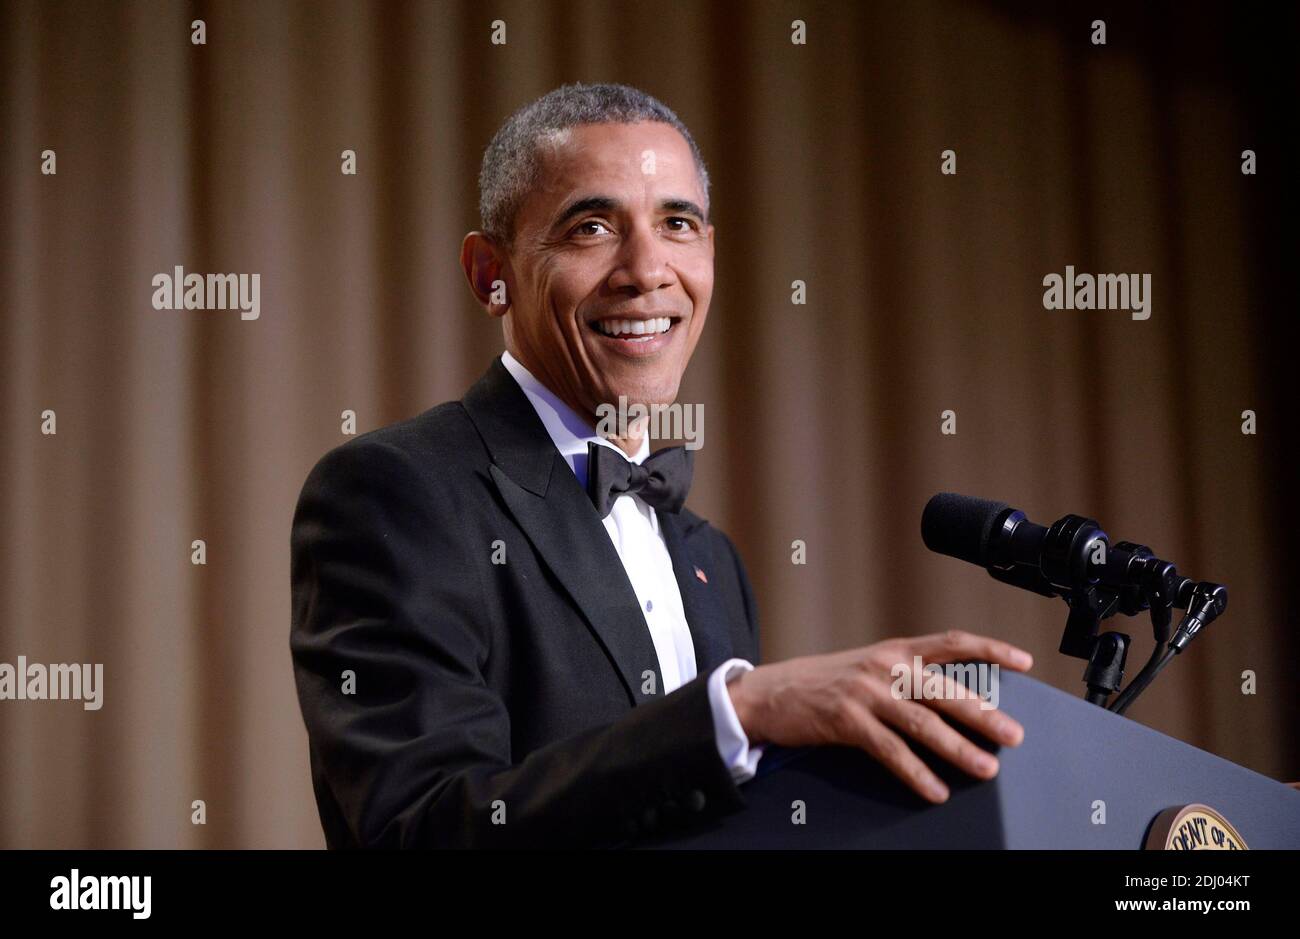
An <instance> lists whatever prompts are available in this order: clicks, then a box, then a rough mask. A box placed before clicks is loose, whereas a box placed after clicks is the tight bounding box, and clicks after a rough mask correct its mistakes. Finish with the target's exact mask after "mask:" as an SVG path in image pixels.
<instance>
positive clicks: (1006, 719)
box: [913, 675, 1025, 747]
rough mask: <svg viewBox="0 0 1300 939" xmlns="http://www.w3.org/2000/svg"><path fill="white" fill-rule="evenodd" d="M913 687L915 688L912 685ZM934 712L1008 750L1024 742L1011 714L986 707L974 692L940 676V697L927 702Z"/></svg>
mask: <svg viewBox="0 0 1300 939" xmlns="http://www.w3.org/2000/svg"><path fill="white" fill-rule="evenodd" d="M913 687H916V686H915V685H914V686H913ZM926 703H927V704H929V705H930V706H931V707H932V708H934V709H935V710H936V711H939V712H940V713H942V714H946V715H947V716H948V717H951V718H954V719H955V720H958V721H961V722H962V723H963V724H965V725H966V726H967V727H970V728H971V729H972V730H976V731H978V732H979V733H980V734H982V735H983V736H985V737H987V738H988V739H989V740H992V741H993V742H994V743H1000V744H1003V745H1004V746H1008V747H1018V746H1020V744H1021V743H1022V742H1024V739H1025V728H1024V727H1023V726H1022V725H1021V724H1020V722H1019V721H1017V720H1016V719H1015V718H1014V717H1012V716H1011V715H1010V714H1006V713H1003V712H1002V711H999V710H998V709H997V708H992V707H989V706H988V702H987V701H986V700H985V699H984V698H982V697H980V696H979V695H978V694H977V693H976V692H975V691H974V690H972V689H970V688H967V687H966V686H965V685H963V684H961V683H960V682H958V681H955V680H954V679H953V678H952V677H951V676H949V675H944V676H943V696H942V697H940V698H932V699H926Z"/></svg>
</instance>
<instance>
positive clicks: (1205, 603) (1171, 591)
mask: <svg viewBox="0 0 1300 939" xmlns="http://www.w3.org/2000/svg"><path fill="white" fill-rule="evenodd" d="M921 540H922V541H924V542H925V546H926V547H927V548H929V549H930V550H931V551H934V552H935V553H937V554H945V555H947V556H949V557H954V558H957V559H958V560H960V561H966V562H968V563H970V564H978V565H979V566H980V567H983V568H984V569H985V570H987V571H988V572H989V575H990V576H991V577H993V578H994V579H995V580H1000V581H1002V582H1003V583H1007V584H1011V585H1012V586H1016V587H1021V588H1023V589H1025V590H1030V591H1033V592H1034V593H1039V594H1042V595H1043V596H1046V597H1058V596H1059V597H1064V598H1065V601H1066V603H1067V604H1068V605H1069V607H1070V617H1069V621H1068V622H1067V623H1066V629H1065V635H1064V636H1063V637H1062V638H1061V645H1060V651H1061V652H1062V653H1064V654H1065V655H1071V656H1074V657H1076V658H1082V659H1088V662H1089V664H1088V669H1087V670H1086V671H1085V673H1084V680H1085V682H1087V683H1088V688H1089V693H1088V699H1089V700H1090V701H1092V702H1094V703H1096V704H1100V705H1101V706H1102V707H1105V706H1106V705H1105V701H1106V699H1107V698H1108V697H1109V695H1110V694H1111V693H1113V692H1115V691H1117V690H1119V684H1120V682H1121V681H1122V678H1123V670H1124V659H1125V656H1126V654H1127V648H1128V642H1129V637H1128V636H1127V635H1125V634H1123V633H1106V634H1105V635H1104V636H1102V637H1100V639H1099V637H1098V629H1099V626H1100V623H1101V621H1102V620H1103V619H1105V618H1106V617H1108V616H1111V615H1113V614H1114V613H1117V612H1118V613H1123V614H1125V615H1127V616H1134V615H1136V614H1138V613H1141V612H1142V611H1144V610H1148V609H1149V610H1150V611H1151V624H1152V629H1153V631H1154V633H1155V639H1156V645H1155V649H1154V650H1153V651H1152V655H1151V660H1150V661H1149V662H1148V663H1147V665H1146V667H1144V668H1143V669H1142V672H1141V673H1140V674H1139V675H1138V677H1137V678H1136V679H1135V680H1134V681H1133V682H1132V683H1131V684H1130V686H1129V687H1128V688H1126V689H1124V693H1123V694H1121V695H1120V696H1119V697H1118V698H1117V699H1116V701H1115V704H1114V705H1113V706H1112V708H1111V710H1114V711H1117V712H1118V713H1121V714H1122V713H1124V710H1125V709H1127V707H1128V706H1129V705H1130V704H1132V703H1133V701H1134V700H1135V699H1136V697H1137V696H1138V695H1139V694H1141V693H1142V691H1143V689H1145V688H1146V687H1147V685H1149V684H1150V683H1151V681H1152V680H1153V679H1154V678H1155V676H1156V675H1157V674H1158V673H1159V672H1160V671H1161V669H1163V668H1164V666H1165V665H1167V664H1168V663H1169V661H1170V660H1171V659H1173V657H1174V656H1175V655H1177V654H1178V653H1180V652H1182V651H1183V649H1184V648H1186V646H1187V644H1188V643H1189V642H1190V641H1191V640H1192V639H1193V638H1195V636H1196V635H1197V633H1199V632H1200V630H1201V629H1202V628H1203V627H1205V626H1207V625H1208V624H1209V623H1210V622H1212V621H1213V620H1214V619H1216V618H1217V617H1218V616H1219V615H1221V614H1222V613H1223V611H1224V610H1225V609H1226V608H1227V605H1228V590H1227V588H1226V587H1224V586H1223V585H1222V584H1213V583H1208V582H1204V581H1203V582H1201V583H1196V582H1195V581H1193V580H1192V579H1191V578H1188V577H1183V576H1181V575H1180V574H1179V573H1178V569H1177V568H1176V567H1175V566H1174V565H1173V564H1171V563H1170V562H1168V561H1163V560H1161V559H1160V558H1158V557H1156V556H1155V555H1154V554H1152V552H1151V549H1150V548H1148V547H1146V546H1145V545H1139V544H1134V543H1132V542H1128V541H1121V542H1118V543H1116V544H1111V541H1110V538H1109V537H1108V536H1107V535H1106V533H1105V532H1104V531H1102V529H1101V526H1100V525H1098V524H1097V522H1096V521H1094V520H1093V519H1090V518H1084V517H1083V516H1080V515H1066V516H1063V517H1061V518H1059V519H1057V520H1056V521H1055V522H1053V523H1052V524H1051V525H1049V526H1046V527H1044V526H1043V525H1037V524H1035V523H1034V522H1031V521H1029V519H1028V518H1026V517H1025V513H1024V512H1022V511H1020V510H1019V509H1015V508H1012V507H1011V506H1010V505H1008V504H1007V503H1005V502H995V501H992V500H989V499H976V498H973V497H971V496H963V495H958V494H957V493H955V492H941V493H939V494H938V495H936V496H934V497H933V498H932V499H930V501H929V502H928V503H926V506H925V511H923V512H922V513H921ZM1171 607H1177V608H1178V609H1181V610H1186V611H1187V614H1186V616H1184V617H1183V620H1182V622H1181V623H1180V624H1179V626H1178V629H1177V630H1176V631H1175V630H1173V628H1172V626H1171V620H1172V617H1171V615H1170V608H1171Z"/></svg>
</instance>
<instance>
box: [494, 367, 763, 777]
mask: <svg viewBox="0 0 1300 939" xmlns="http://www.w3.org/2000/svg"><path fill="white" fill-rule="evenodd" d="M501 363H502V364H503V365H504V366H505V367H506V370H507V371H509V372H510V374H511V375H512V376H514V379H515V381H516V382H518V383H519V387H520V388H522V389H523V392H524V394H525V395H527V396H528V400H529V401H530V402H531V403H532V405H533V408H534V409H535V410H536V411H537V416H538V417H540V418H541V419H542V424H543V425H544V426H545V427H546V432H547V433H548V434H550V436H551V440H552V441H554V443H555V446H556V449H558V450H559V451H560V455H561V456H563V457H564V461H565V462H566V463H568V464H569V468H570V469H572V470H573V472H574V473H575V474H576V475H577V477H578V482H579V484H580V485H581V486H582V487H583V489H586V488H587V444H588V443H589V442H591V441H595V442H596V443H598V444H600V445H602V446H606V447H612V448H613V449H615V450H618V452H619V453H620V454H622V455H623V457H624V458H627V454H626V453H623V451H622V450H619V448H618V447H617V446H615V444H614V443H613V442H612V441H609V440H606V439H604V438H603V437H600V436H599V435H597V434H596V432H595V429H594V428H593V427H592V426H591V425H590V424H588V423H587V422H586V421H585V420H583V419H582V418H581V417H579V416H578V415H577V414H576V413H575V412H574V410H573V409H572V408H570V407H569V406H568V405H567V404H565V403H564V402H563V401H561V400H560V399H559V398H558V397H556V396H555V394H553V393H552V392H551V390H550V389H549V388H547V387H546V386H545V385H543V384H542V383H541V382H539V381H538V380H537V379H536V378H535V377H533V374H532V373H531V372H529V371H528V369H526V368H524V367H523V365H521V364H520V363H519V360H518V359H516V358H515V357H514V356H512V355H511V354H510V353H509V352H506V353H504V354H503V355H502V356H501ZM649 455H650V438H649V435H646V436H644V437H642V438H641V449H640V450H639V451H638V452H637V454H636V456H633V457H631V458H630V459H631V461H632V462H633V463H640V462H641V461H642V460H644V459H645V458H646V457H648V456H649ZM605 531H607V532H608V533H609V538H610V540H611V541H612V542H613V543H614V550H616V551H617V552H618V556H619V558H620V559H621V560H622V561H623V569H624V570H625V571H627V577H628V580H629V581H631V583H632V590H633V592H634V593H635V594H636V598H637V601H638V602H639V603H640V605H641V614H642V615H643V616H644V617H645V623H646V628H647V629H649V630H650V638H651V640H652V641H653V642H654V647H655V653H656V654H657V655H658V656H659V669H660V671H661V672H662V674H661V675H660V676H659V679H660V681H661V682H662V685H663V693H664V694H670V693H671V692H673V691H676V690H677V689H678V688H680V687H681V686H682V685H684V684H686V682H688V681H690V680H691V679H693V678H694V677H695V676H696V672H697V669H696V663H695V646H694V644H693V643H692V641H691V630H690V627H689V626H688V625H687V623H686V611H685V610H684V609H683V607H682V594H681V591H680V590H679V589H678V586H677V578H676V576H675V575H674V574H673V561H672V557H671V556H670V555H669V554H668V546H667V545H666V544H665V543H664V538H663V534H662V532H660V530H659V518H658V516H657V515H656V513H655V510H654V509H653V508H652V507H651V506H649V505H647V504H646V503H645V502H644V501H642V499H641V497H640V496H635V495H626V494H625V495H621V496H619V497H618V498H617V499H615V500H614V505H613V508H612V509H611V510H610V513H609V515H607V516H605ZM753 667H754V666H753V665H752V664H751V663H750V662H747V661H745V660H744V659H728V660H727V661H726V662H723V663H722V664H721V665H719V666H718V667H717V668H716V669H714V670H713V672H712V673H710V675H709V681H708V685H709V705H710V707H711V708H712V710H713V728H714V734H715V736H716V737H717V741H718V755H719V756H720V757H722V762H723V763H724V764H726V766H727V768H728V769H729V770H730V771H731V776H732V778H733V779H735V780H736V782H738V783H742V782H745V781H746V780H749V779H752V778H753V777H754V773H755V770H756V769H757V767H758V760H759V757H761V756H762V755H763V748H762V747H761V746H756V747H751V746H750V745H749V738H748V737H746V736H745V731H744V729H743V728H742V727H741V726H740V720H739V719H738V718H737V717H736V709H735V707H734V706H733V705H732V703H731V695H729V694H728V693H727V688H726V683H727V680H728V679H730V678H732V677H733V676H735V675H738V674H740V673H741V672H746V671H749V670H750V669H752V668H753Z"/></svg>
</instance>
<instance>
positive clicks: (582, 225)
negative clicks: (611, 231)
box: [573, 219, 605, 235]
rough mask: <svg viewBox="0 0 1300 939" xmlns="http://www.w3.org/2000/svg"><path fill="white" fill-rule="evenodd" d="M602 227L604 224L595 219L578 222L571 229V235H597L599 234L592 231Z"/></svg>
mask: <svg viewBox="0 0 1300 939" xmlns="http://www.w3.org/2000/svg"><path fill="white" fill-rule="evenodd" d="M604 227H605V223H604V222H599V221H597V220H596V219H590V220H588V221H585V222H579V223H578V225H577V226H576V227H575V228H574V229H573V233H574V234H575V235H599V234H600V232H599V231H594V230H593V229H598V228H604Z"/></svg>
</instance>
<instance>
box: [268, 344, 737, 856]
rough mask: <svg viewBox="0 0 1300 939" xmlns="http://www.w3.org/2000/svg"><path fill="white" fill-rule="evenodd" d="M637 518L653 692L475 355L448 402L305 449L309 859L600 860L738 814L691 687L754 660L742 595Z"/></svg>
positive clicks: (713, 540) (613, 589)
mask: <svg viewBox="0 0 1300 939" xmlns="http://www.w3.org/2000/svg"><path fill="white" fill-rule="evenodd" d="M659 520H660V524H661V528H662V531H663V533H664V540H665V542H666V544H667V546H668V551H669V553H670V555H671V556H672V559H673V568H674V572H675V573H676V575H677V583H678V586H679V587H680V589H681V594H682V601H683V606H684V608H685V611H686V618H687V621H688V623H689V625H690V630H691V636H692V639H693V641H694V645H695V658H696V663H697V666H698V676H697V677H696V678H695V679H694V680H692V681H690V682H687V683H686V684H684V685H683V686H682V687H680V688H679V689H677V690H676V691H674V692H673V693H672V694H668V695H665V694H664V692H663V682H662V679H661V678H660V671H659V661H658V658H657V656H656V654H655V649H654V645H653V643H652V641H651V639H650V633H649V630H648V629H647V627H646V623H645V619H644V617H643V615H642V613H641V609H640V606H639V604H638V602H637V598H636V594H635V593H634V592H633V590H632V585H631V583H630V582H629V580H628V577H627V574H626V572H625V571H624V569H623V566H622V562H621V561H620V560H619V556H618V554H617V552H616V551H615V550H614V546H613V544H612V543H611V541H610V538H609V535H608V533H607V532H606V530H605V527H604V525H603V524H602V522H601V519H600V517H599V516H598V515H597V514H596V510H595V508H593V506H592V504H591V502H590V500H589V499H588V497H587V495H586V494H585V493H584V492H583V490H582V487H581V486H580V485H579V484H578V481H577V477H576V476H574V474H573V471H572V470H571V469H570V468H569V466H568V465H567V464H566V463H565V461H564V458H563V457H561V456H560V454H559V451H558V450H557V449H556V447H555V445H554V443H553V442H552V441H551V438H550V436H549V435H548V434H547V432H546V429H545V427H544V426H543V424H542V422H541V419H540V418H539V417H538V416H537V413H536V411H534V409H533V407H532V405H531V404H530V402H529V401H528V399H527V397H526V396H525V395H524V393H523V391H522V389H520V388H519V386H518V384H517V383H516V382H515V380H514V378H513V377H512V376H511V375H510V373H509V372H508V371H506V369H505V366H504V365H502V363H501V360H500V359H499V358H498V359H496V360H494V361H493V363H492V365H491V367H490V368H489V369H488V371H487V373H486V374H485V375H484V376H483V378H482V379H480V380H479V381H478V382H477V383H476V384H475V385H474V387H473V388H471V389H470V391H469V393H468V394H467V395H466V396H465V398H464V399H463V400H461V401H458V402H450V403H447V404H442V405H439V406H437V407H435V408H432V409H430V410H428V411H426V412H425V413H423V414H421V415H419V416H418V417H415V418H412V419H410V420H407V421H403V422H401V423H398V424H393V425H390V426H388V427H384V428H382V429H380V430H376V431H373V432H371V433H368V434H364V435H362V436H360V437H357V438H356V439H354V440H351V441H349V442H347V443H345V444H343V445H341V446H339V447H336V448H335V449H333V450H331V451H330V452H329V453H327V454H326V455H325V456H324V457H323V458H322V459H321V460H320V461H319V462H318V463H317V464H316V466H315V468H314V469H313V470H312V472H311V474H310V476H309V477H308V479H307V481H306V484H305V485H304V486H303V490H302V495H301V496H300V498H299V501H298V506H297V511H296V513H295V515H294V520H293V533H292V539H291V541H292V587H293V625H292V630H291V635H290V649H291V651H292V654H293V665H294V674H295V679H296V682H297V688H298V698H299V701H300V703H301V705H302V712H303V717H304V719H305V721H306V724H307V733H308V737H309V741H310V748H311V767H312V781H313V785H314V788H315V793H316V801H317V804H318V806H319V809H320V815H321V823H322V825H323V826H324V829H325V836H326V840H327V842H328V844H329V845H330V846H331V847H370V846H392V847H397V846H401V847H412V846H465V847H468V846H476V847H477V846H502V847H506V846H549V845H565V846H578V845H587V846H600V845H616V844H621V843H625V842H627V841H629V840H630V839H634V838H637V837H641V836H644V835H647V834H650V833H655V832H657V833H662V832H665V831H667V830H671V829H673V828H674V827H677V826H686V825H691V824H700V823H703V822H705V821H706V820H708V819H710V818H712V817H714V816H717V815H719V814H723V813H727V812H731V811H735V810H737V809H739V808H741V807H743V805H744V804H745V803H744V799H743V797H742V796H741V794H740V792H739V790H738V789H737V787H736V785H735V783H734V782H733V781H732V779H731V775H730V773H729V771H728V770H727V768H726V767H725V766H724V764H723V762H722V759H721V758H720V757H719V755H718V751H717V745H716V737H715V733H714V726H713V717H712V712H711V710H710V707H709V700H708V693H707V688H706V680H707V678H708V675H709V672H710V671H711V670H713V668H715V667H716V666H717V665H719V664H721V663H722V662H723V661H724V660H725V659H727V658H729V657H731V656H733V655H735V656H740V657H742V658H746V659H749V660H750V661H751V662H755V663H757V662H758V655H759V649H758V620H757V617H756V612H755V608H754V598H753V593H752V591H751V588H750V584H749V581H748V579H747V577H746V575H745V569H744V567H743V566H742V564H741V561H740V557H739V556H738V555H737V553H736V550H735V547H734V546H733V545H732V543H731V541H730V540H729V539H728V538H727V536H726V535H724V534H723V533H722V532H720V531H718V530H717V529H715V528H713V527H711V526H710V525H709V524H708V523H707V522H705V521H704V520H703V519H701V518H699V517H697V516H696V515H694V514H692V513H691V512H690V511H689V510H686V509H683V510H682V512H681V513H680V514H677V515H673V514H669V513H666V512H660V513H659ZM501 561H504V563H497V562H501ZM697 571H698V572H699V573H697ZM700 574H702V575H703V576H700Z"/></svg>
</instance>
